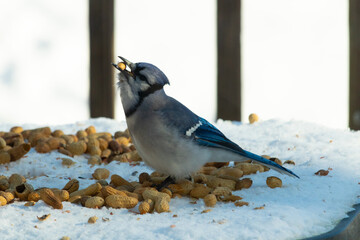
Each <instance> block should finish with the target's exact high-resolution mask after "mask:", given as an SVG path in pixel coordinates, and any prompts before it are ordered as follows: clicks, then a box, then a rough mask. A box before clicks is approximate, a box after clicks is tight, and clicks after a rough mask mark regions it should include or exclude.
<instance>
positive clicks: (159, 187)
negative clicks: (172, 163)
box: [155, 176, 175, 192]
mask: <svg viewBox="0 0 360 240" xmlns="http://www.w3.org/2000/svg"><path fill="white" fill-rule="evenodd" d="M174 183H175V178H173V177H171V176H168V177H167V178H166V179H165V180H164V181H163V182H162V183H160V184H158V185H155V186H156V190H158V191H159V192H160V191H161V190H162V189H163V188H166V187H167V186H169V185H170V184H174Z"/></svg>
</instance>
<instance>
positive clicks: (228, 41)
mask: <svg viewBox="0 0 360 240" xmlns="http://www.w3.org/2000/svg"><path fill="white" fill-rule="evenodd" d="M240 9H241V0H217V55H218V63H217V68H218V73H217V74H218V75H217V117H218V118H222V119H226V120H238V121H239V120H241V79H240V77H241V75H240V73H241V72H240V26H241V25H240Z"/></svg>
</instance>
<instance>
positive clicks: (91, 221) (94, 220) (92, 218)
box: [88, 216, 98, 224]
mask: <svg viewBox="0 0 360 240" xmlns="http://www.w3.org/2000/svg"><path fill="white" fill-rule="evenodd" d="M97 220H98V217H97V216H92V217H90V218H89V219H88V223H90V224H93V223H96V221H97Z"/></svg>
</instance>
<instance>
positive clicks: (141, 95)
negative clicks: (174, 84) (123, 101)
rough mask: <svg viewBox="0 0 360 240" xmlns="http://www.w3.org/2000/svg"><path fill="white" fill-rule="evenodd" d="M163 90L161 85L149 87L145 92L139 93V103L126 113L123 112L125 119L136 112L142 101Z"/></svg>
mask: <svg viewBox="0 0 360 240" xmlns="http://www.w3.org/2000/svg"><path fill="white" fill-rule="evenodd" d="M162 88H163V85H161V84H154V85H151V86H150V87H149V88H148V89H147V90H146V91H143V92H139V93H138V94H139V101H138V103H137V104H136V105H135V106H133V107H132V108H130V109H128V110H127V111H125V116H126V117H130V116H131V115H132V114H133V113H134V112H136V110H137V109H138V107H140V105H141V104H142V102H143V101H144V99H145V98H146V97H147V96H149V95H150V94H152V93H154V92H156V91H157V90H160V89H162Z"/></svg>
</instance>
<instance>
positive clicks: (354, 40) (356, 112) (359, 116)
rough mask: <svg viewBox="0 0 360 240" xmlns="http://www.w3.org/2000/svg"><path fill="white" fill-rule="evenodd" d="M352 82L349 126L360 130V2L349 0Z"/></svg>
mask: <svg viewBox="0 0 360 240" xmlns="http://www.w3.org/2000/svg"><path fill="white" fill-rule="evenodd" d="M349 31H350V84H349V87H350V88H349V100H350V102H349V106H350V109H349V127H350V128H351V129H353V130H360V2H359V1H358V0H350V1H349Z"/></svg>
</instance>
